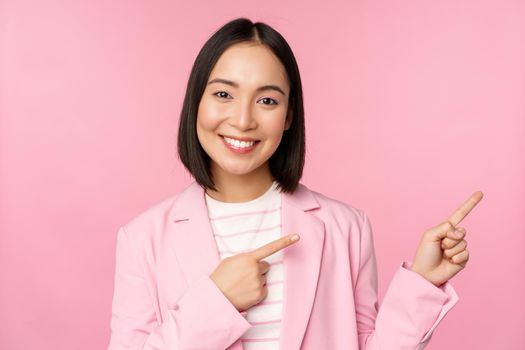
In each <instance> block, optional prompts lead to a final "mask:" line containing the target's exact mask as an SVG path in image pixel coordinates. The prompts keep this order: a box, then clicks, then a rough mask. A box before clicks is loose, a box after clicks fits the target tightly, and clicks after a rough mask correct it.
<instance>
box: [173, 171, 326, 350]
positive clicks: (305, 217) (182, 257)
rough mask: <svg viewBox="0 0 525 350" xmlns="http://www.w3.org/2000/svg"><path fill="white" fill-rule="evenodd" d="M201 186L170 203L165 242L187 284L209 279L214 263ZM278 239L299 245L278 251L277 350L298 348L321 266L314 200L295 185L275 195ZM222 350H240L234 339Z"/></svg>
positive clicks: (320, 231) (320, 227)
mask: <svg viewBox="0 0 525 350" xmlns="http://www.w3.org/2000/svg"><path fill="white" fill-rule="evenodd" d="M204 194H205V192H204V188H202V187H201V186H200V185H199V184H198V183H197V182H196V181H193V182H192V183H191V184H190V185H189V186H188V187H186V188H185V189H184V190H183V191H182V192H181V193H180V194H179V195H178V196H177V198H176V199H175V202H174V204H173V207H172V210H171V213H170V217H171V222H172V225H171V228H172V229H171V230H170V232H169V237H168V238H169V241H170V245H171V247H172V249H173V250H174V254H175V255H176V257H177V260H178V262H179V265H180V268H181V270H182V272H183V274H184V276H185V278H186V280H187V282H188V284H189V285H191V284H192V283H193V282H195V281H196V280H197V279H199V278H200V277H202V275H203V274H207V275H210V274H211V273H212V272H213V271H214V270H215V268H216V267H217V265H218V264H219V263H220V256H219V252H218V250H217V245H216V242H215V238H214V236H213V230H212V227H211V224H210V222H209V217H208V211H207V207H206V201H205V197H204ZM281 199H282V201H281V228H282V232H281V236H286V235H288V234H291V233H298V234H299V235H300V236H301V239H300V240H299V242H297V243H295V244H293V245H291V246H289V247H287V248H285V249H284V250H283V256H284V260H283V268H284V292H283V293H284V295H283V314H282V323H281V325H282V326H281V338H280V343H279V348H280V349H299V348H300V347H301V342H302V340H303V337H304V334H305V331H306V326H307V324H308V320H309V318H310V314H311V311H312V307H313V303H314V299H315V293H316V286H317V281H318V278H319V271H320V265H321V260H322V259H321V258H322V252H323V245H324V239H325V226H324V223H323V221H322V220H320V219H318V218H317V217H316V216H314V215H312V214H311V213H310V212H309V211H311V210H315V209H318V208H319V207H320V204H319V202H318V201H317V199H316V197H315V196H314V194H313V193H312V191H310V189H308V188H307V187H306V186H305V185H303V184H299V186H298V187H297V189H296V191H295V192H294V193H293V194H289V193H285V192H281ZM228 349H236V350H241V349H242V344H241V341H240V339H238V340H237V341H236V342H235V343H233V344H232V345H231V346H230V347H229V348H228Z"/></svg>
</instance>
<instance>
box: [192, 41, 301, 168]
mask: <svg viewBox="0 0 525 350" xmlns="http://www.w3.org/2000/svg"><path fill="white" fill-rule="evenodd" d="M289 89H290V87H289V83H288V78H287V75H286V70H285V68H284V66H283V65H282V63H281V62H280V61H279V59H278V58H277V57H276V56H275V55H274V54H273V53H272V52H271V50H270V49H268V48H267V47H265V46H263V45H261V44H257V43H252V42H249V43H247V42H244V43H239V44H235V45H233V46H230V47H229V48H228V49H227V50H226V51H224V53H223V54H222V55H221V57H220V58H219V60H218V61H217V63H216V64H215V66H214V68H213V70H212V71H211V73H210V77H209V79H208V83H207V85H206V89H205V90H204V93H203V95H202V98H201V101H200V103H199V110H198V114H197V135H198V138H199V142H200V143H201V145H202V147H203V148H204V150H205V151H206V153H207V154H208V155H209V156H210V158H211V160H212V162H211V169H212V173H213V174H214V177H217V176H218V177H221V178H222V177H223V176H224V175H245V174H250V173H252V172H253V171H255V170H257V169H258V168H259V169H264V171H269V169H268V168H267V167H265V168H260V167H261V165H267V164H266V162H267V160H268V159H269V158H270V157H271V155H272V154H273V153H274V151H275V150H276V149H277V147H278V146H279V143H280V142H281V138H282V135H283V131H284V130H286V129H288V128H289V125H290V123H291V116H290V118H289V119H288V120H287V119H286V116H287V111H288V94H289ZM224 136H226V137H227V138H230V140H229V141H230V142H233V143H234V144H233V145H229V143H228V142H227V141H228V139H225V138H224ZM231 139H233V140H231ZM235 140H237V141H235ZM239 140H245V141H248V140H254V141H255V143H254V144H253V145H251V144H252V143H251V142H250V141H248V142H239Z"/></svg>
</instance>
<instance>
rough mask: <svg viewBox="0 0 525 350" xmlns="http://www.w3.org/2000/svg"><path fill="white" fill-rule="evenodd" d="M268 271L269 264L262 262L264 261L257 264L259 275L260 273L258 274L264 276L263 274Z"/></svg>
mask: <svg viewBox="0 0 525 350" xmlns="http://www.w3.org/2000/svg"><path fill="white" fill-rule="evenodd" d="M269 270H270V263H269V262H267V261H264V260H262V261H260V262H259V273H260V274H263V275H264V274H265V273H267V272H268V271H269Z"/></svg>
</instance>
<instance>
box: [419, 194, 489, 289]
mask: <svg viewBox="0 0 525 350" xmlns="http://www.w3.org/2000/svg"><path fill="white" fill-rule="evenodd" d="M481 198H483V193H481V192H479V191H477V192H475V193H474V194H473V195H472V196H470V198H469V199H467V200H466V201H465V202H464V203H463V204H462V205H461V206H460V207H459V208H458V209H457V210H456V211H455V212H454V213H453V214H452V215H451V216H450V217H449V218H448V219H447V220H445V221H444V222H443V223H441V224H439V225H438V226H436V227H432V228H430V229H428V230H427V231H425V233H424V234H423V237H422V238H421V241H420V242H419V246H418V247H417V251H416V254H415V257H414V261H413V262H412V267H411V270H412V271H415V272H417V273H419V274H420V275H421V276H423V277H424V278H426V279H427V280H428V281H430V282H431V283H433V284H434V285H435V286H436V287H439V286H441V285H442V284H443V283H445V282H447V281H448V280H449V279H451V278H452V277H453V276H455V275H456V274H457V273H458V272H459V271H461V270H462V269H463V268H465V265H466V264H467V261H468V258H469V252H468V251H467V249H466V247H467V241H466V240H465V239H464V238H465V235H466V233H467V231H466V230H465V229H464V228H462V227H457V225H458V224H459V223H460V222H461V220H463V219H464V218H465V216H467V214H468V213H469V212H470V211H471V210H472V209H473V208H474V207H475V206H476V204H478V202H479V201H480V200H481Z"/></svg>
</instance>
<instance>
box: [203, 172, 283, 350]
mask: <svg viewBox="0 0 525 350" xmlns="http://www.w3.org/2000/svg"><path fill="white" fill-rule="evenodd" d="M276 186H277V182H276V181H275V180H274V181H273V183H272V185H271V186H270V188H269V189H268V190H267V191H266V192H265V193H264V194H262V195H261V196H259V197H258V198H255V199H253V200H251V201H248V202H242V203H227V202H221V201H218V200H216V199H213V198H212V197H210V196H208V194H207V193H206V194H205V197H206V205H207V207H208V216H209V218H210V223H211V226H212V229H213V234H214V237H215V241H216V243H217V248H218V250H219V254H220V258H221V260H222V259H224V258H227V257H229V256H232V255H235V254H238V253H241V252H246V251H252V250H254V249H257V248H259V247H261V246H263V245H265V244H266V243H269V242H271V241H274V240H276V239H279V238H280V237H281V193H280V192H279V190H277V188H276ZM263 260H264V261H267V262H268V263H270V270H269V271H268V272H267V273H266V278H267V280H266V286H267V288H268V294H267V296H266V298H265V299H263V300H262V301H261V302H259V303H258V304H255V305H253V306H252V307H251V308H249V309H248V310H245V311H244V312H242V314H243V315H244V317H246V320H247V321H248V322H249V323H251V324H252V327H250V328H249V329H248V330H247V331H246V332H245V333H244V334H243V335H242V336H241V342H242V345H243V349H248V350H261V349H265V350H267V349H278V348H279V335H280V330H281V316H282V306H283V302H282V300H283V283H284V281H283V277H284V275H283V251H282V250H281V251H278V252H277V253H274V254H272V255H270V256H269V257H267V258H264V259H263Z"/></svg>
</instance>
